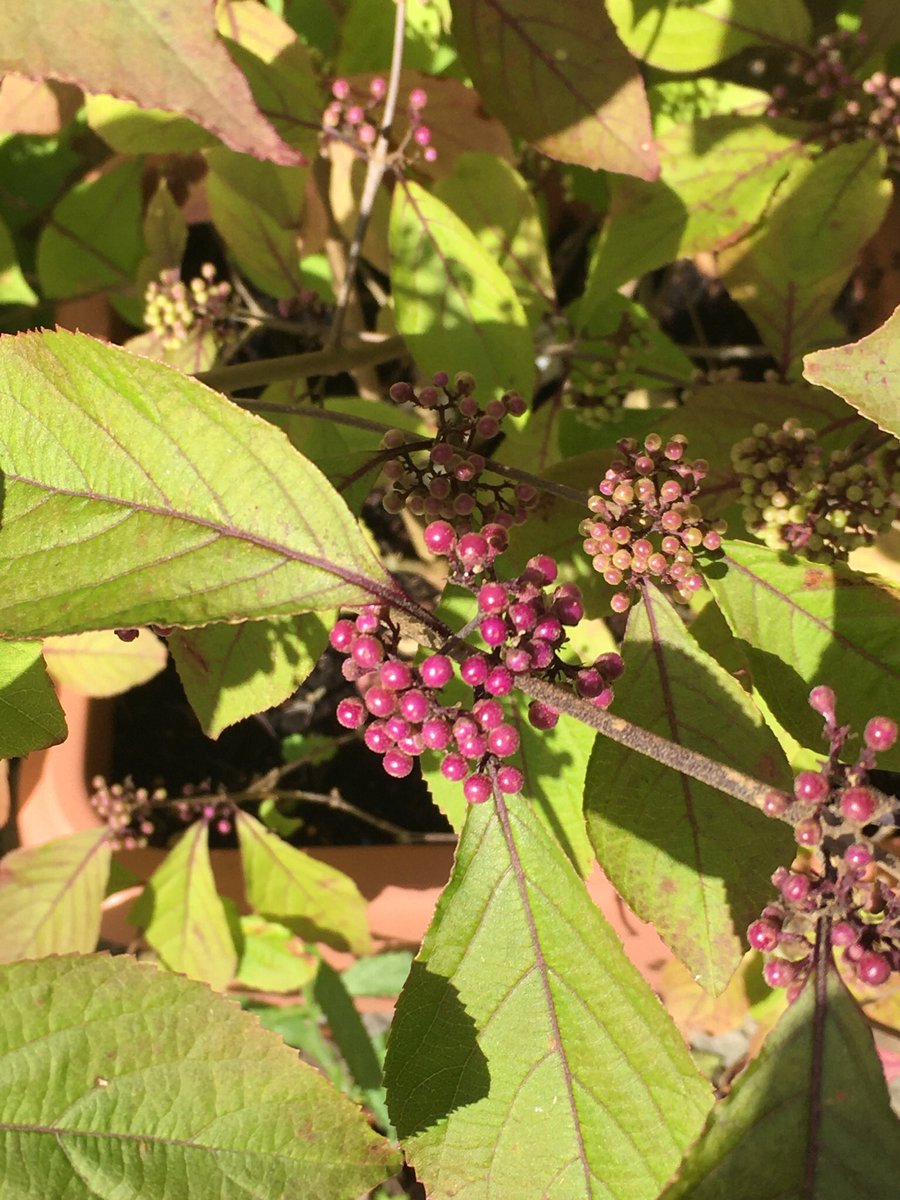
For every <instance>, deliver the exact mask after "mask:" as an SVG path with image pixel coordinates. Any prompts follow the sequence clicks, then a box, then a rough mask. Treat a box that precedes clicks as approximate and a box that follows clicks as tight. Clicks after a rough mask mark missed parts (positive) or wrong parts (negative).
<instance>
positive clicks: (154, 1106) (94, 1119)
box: [0, 956, 399, 1200]
mask: <svg viewBox="0 0 900 1200" xmlns="http://www.w3.org/2000/svg"><path fill="white" fill-rule="evenodd" d="M0 1004H2V1010H3V1013H4V1023H3V1032H4V1036H3V1041H2V1050H0V1079H2V1087H0V1096H2V1100H0V1104H2V1109H0V1171H2V1178H3V1187H4V1191H5V1194H6V1195H8V1196H10V1197H13V1196H15V1197H16V1200H47V1198H48V1197H49V1196H51V1195H52V1196H54V1197H60V1198H61V1197H65V1198H66V1200H94V1198H96V1197H100V1196H102V1197H110V1198H111V1197H112V1196H113V1195H115V1196H116V1198H117V1200H139V1198H142V1200H148V1198H149V1197H163V1196H167V1197H168V1196H171V1197H173V1200H174V1197H176V1196H198V1197H199V1196H215V1197H217V1200H282V1198H284V1197H288V1196H315V1197H316V1200H346V1198H347V1197H348V1196H355V1195H359V1194H360V1193H361V1192H365V1191H366V1190H367V1189H368V1188H370V1187H374V1186H375V1185H376V1184H377V1183H378V1182H380V1181H381V1180H383V1179H384V1178H385V1176H387V1175H391V1174H392V1173H393V1172H394V1171H395V1170H396V1169H397V1167H398V1165H399V1163H398V1157H397V1154H396V1152H395V1151H393V1150H392V1149H391V1147H390V1146H389V1144H388V1143H387V1142H386V1141H385V1140H384V1139H383V1138H380V1137H378V1136H377V1134H374V1133H372V1131H371V1130H370V1129H369V1127H368V1124H367V1122H366V1120H365V1118H364V1116H363V1115H362V1114H361V1113H360V1112H359V1110H358V1109H357V1108H356V1107H355V1106H354V1105H353V1104H351V1103H350V1102H349V1101H348V1100H346V1099H345V1098H344V1097H343V1096H341V1095H339V1094H338V1093H337V1092H335V1091H334V1089H333V1088H332V1087H331V1086H330V1085H329V1084H328V1083H327V1082H326V1081H325V1080H324V1079H322V1077H321V1076H320V1075H319V1074H318V1073H317V1072H316V1071H315V1070H313V1069H312V1068H311V1067H307V1066H305V1065H304V1064H303V1063H302V1062H300V1061H299V1060H298V1058H297V1055H296V1054H295V1053H294V1052H293V1051H292V1050H290V1049H289V1048H288V1047H287V1046H285V1045H284V1043H283V1042H282V1041H281V1040H280V1039H279V1038H277V1037H276V1036H274V1035H273V1034H271V1033H268V1032H267V1031H265V1030H263V1029H262V1028H260V1026H259V1024H258V1022H257V1021H256V1019H255V1018H253V1017H251V1016H249V1015H248V1014H247V1013H244V1012H242V1011H241V1010H240V1009H239V1008H238V1007H237V1006H236V1005H235V1004H233V1003H232V1002H231V1001H228V1000H225V999H223V998H222V997H221V996H217V995H216V994H215V993H213V992H210V990H209V988H207V987H206V986H205V985H203V984H200V983H195V982H193V981H192V980H188V979H183V978H181V977H179V976H176V975H168V974H165V973H163V972H160V971H159V970H157V969H156V968H155V967H152V966H148V965H146V964H140V963H136V962H134V961H133V960H131V959H129V958H127V957H120V958H106V957H100V956H96V957H95V956H92V957H90V958H74V957H73V958H61V959H51V960H49V961H46V962H39V963H17V964H15V965H14V966H10V967H5V968H3V970H0Z"/></svg>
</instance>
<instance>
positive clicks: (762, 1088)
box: [663, 965, 900, 1200]
mask: <svg viewBox="0 0 900 1200" xmlns="http://www.w3.org/2000/svg"><path fill="white" fill-rule="evenodd" d="M820 971H822V972H823V973H825V971H826V968H825V967H824V965H823V966H822V967H820ZM898 1172H900V1126H898V1123H897V1118H896V1117H895V1116H894V1114H893V1113H892V1112H891V1107H890V1102H889V1100H888V1093H887V1087H886V1085H885V1082H884V1074H883V1072H882V1068H881V1063H880V1062H879V1060H878V1055H877V1054H876V1053H875V1046H874V1044H873V1042H872V1034H871V1032H870V1031H869V1028H868V1026H867V1024H866V1021H865V1019H864V1018H863V1016H862V1014H861V1012H860V1011H859V1008H858V1007H857V1005H856V1002H855V1001H854V1000H853V998H852V997H851V996H850V994H849V993H848V991H847V989H846V988H845V987H844V985H843V983H842V982H841V981H840V979H839V977H838V974H837V972H836V971H835V970H834V969H833V968H832V969H830V970H827V975H826V977H825V978H822V979H816V978H815V977H813V978H811V979H810V981H809V982H808V983H807V985H806V987H804V989H803V991H802V992H801V994H800V997H799V998H798V999H797V1000H796V1001H795V1002H794V1003H793V1004H791V1005H790V1006H789V1007H788V1009H787V1011H786V1012H785V1013H784V1015H783V1016H782V1018H781V1020H780V1021H779V1022H778V1024H777V1025H776V1027H775V1029H774V1030H773V1032H772V1033H771V1034H770V1035H769V1037H768V1039H767V1040H766V1042H765V1044H764V1046H763V1049H762V1052H761V1054H760V1055H759V1057H758V1058H757V1059H756V1060H755V1061H754V1062H752V1063H751V1064H750V1066H749V1067H748V1068H747V1070H746V1071H745V1072H744V1074H743V1075H742V1076H740V1077H739V1079H738V1081H737V1083H736V1084H735V1086H734V1088H733V1089H732V1091H731V1093H730V1094H729V1096H728V1097H727V1098H726V1099H725V1100H724V1101H722V1103H721V1104H719V1105H718V1106H717V1107H716V1108H715V1109H714V1110H713V1112H712V1113H711V1114H710V1117H709V1121H708V1123H707V1127H706V1130H705V1132H704V1135H703V1138H702V1139H701V1141H700V1142H699V1143H698V1144H697V1145H696V1146H695V1147H694V1149H693V1150H692V1151H691V1153H690V1154H689V1155H688V1157H687V1158H686V1160H685V1162H684V1164H683V1165H682V1167H681V1170H680V1172H679V1175H678V1180H677V1182H676V1183H675V1184H674V1185H673V1186H672V1187H670V1188H669V1189H667V1190H666V1191H665V1192H664V1193H663V1196H664V1200H678V1198H681V1197H688V1196H689V1197H690V1198H691V1200H719V1198H720V1197H722V1196H728V1197H729V1200H776V1198H777V1200H780V1198H781V1197H787V1196H798V1197H800V1196H803V1197H810V1198H812V1197H815V1200H847V1197H848V1196H867V1195H871V1196H877V1195H885V1196H889V1195H890V1194H891V1192H892V1191H893V1190H894V1189H895V1188H896V1182H897V1176H898Z"/></svg>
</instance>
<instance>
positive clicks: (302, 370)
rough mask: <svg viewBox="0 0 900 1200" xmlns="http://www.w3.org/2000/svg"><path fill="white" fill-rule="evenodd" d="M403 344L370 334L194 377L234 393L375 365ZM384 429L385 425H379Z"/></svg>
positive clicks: (398, 354)
mask: <svg viewBox="0 0 900 1200" xmlns="http://www.w3.org/2000/svg"><path fill="white" fill-rule="evenodd" d="M405 354H406V345H405V343H404V341H403V338H401V337H387V338H386V337H377V336H373V335H371V334H369V335H366V336H364V337H363V336H360V337H357V338H354V340H353V342H351V343H350V344H349V345H344V346H336V347H332V346H329V347H326V349H324V350H313V351H312V352H311V353H310V354H285V355H282V357H280V358H262V359H259V360H258V361H257V362H245V363H235V364H234V365H233V366H229V367H214V368H213V370H211V371H201V372H199V374H197V375H195V376H194V378H195V379H197V380H199V382H200V383H205V384H206V386H207V387H211V388H213V389H214V390H215V391H217V392H235V391H240V390H241V389H242V388H251V387H264V386H265V385H266V384H269V383H281V382H283V381H289V380H291V379H306V378H308V377H309V376H311V375H341V374H343V373H344V372H345V371H352V370H355V369H356V368H358V367H375V366H378V364H379V363H385V362H390V361H391V359H394V358H402V357H403V356H404V355H405ZM241 404H242V406H243V407H245V408H256V409H259V410H260V411H262V412H297V413H299V412H301V411H302V410H301V409H300V407H299V406H298V405H275V404H272V405H267V404H266V403H265V402H262V403H260V402H258V401H250V400H242V401H241ZM378 428H379V429H380V430H381V431H382V432H384V429H385V428H386V426H378Z"/></svg>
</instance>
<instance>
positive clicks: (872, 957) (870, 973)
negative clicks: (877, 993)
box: [856, 950, 891, 987]
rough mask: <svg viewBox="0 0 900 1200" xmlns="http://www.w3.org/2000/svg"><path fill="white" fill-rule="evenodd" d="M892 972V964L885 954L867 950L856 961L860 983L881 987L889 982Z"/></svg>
mask: <svg viewBox="0 0 900 1200" xmlns="http://www.w3.org/2000/svg"><path fill="white" fill-rule="evenodd" d="M890 974H891V965H890V963H889V962H888V960H887V959H886V958H885V957H884V955H883V954H877V953H876V952H875V951H874V950H867V951H866V952H865V954H863V955H862V956H861V957H860V958H859V959H858V960H857V963H856V977H857V979H858V980H859V981H860V983H865V984H868V986H869V987H880V986H881V985H882V984H883V983H887V981H888V979H889V978H890Z"/></svg>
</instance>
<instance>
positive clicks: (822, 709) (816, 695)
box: [809, 686, 836, 721]
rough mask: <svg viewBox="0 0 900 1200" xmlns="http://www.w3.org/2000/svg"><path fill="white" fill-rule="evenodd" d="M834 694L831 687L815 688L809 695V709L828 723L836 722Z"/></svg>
mask: <svg viewBox="0 0 900 1200" xmlns="http://www.w3.org/2000/svg"><path fill="white" fill-rule="evenodd" d="M835 703H836V702H835V697H834V692H833V691H832V690H831V688H830V687H824V686H822V687H814V688H813V690H812V691H811V692H810V693H809V707H810V708H811V709H813V710H814V711H815V712H817V713H820V714H821V715H822V716H823V717H825V719H826V720H828V721H833V720H834V706H835Z"/></svg>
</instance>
